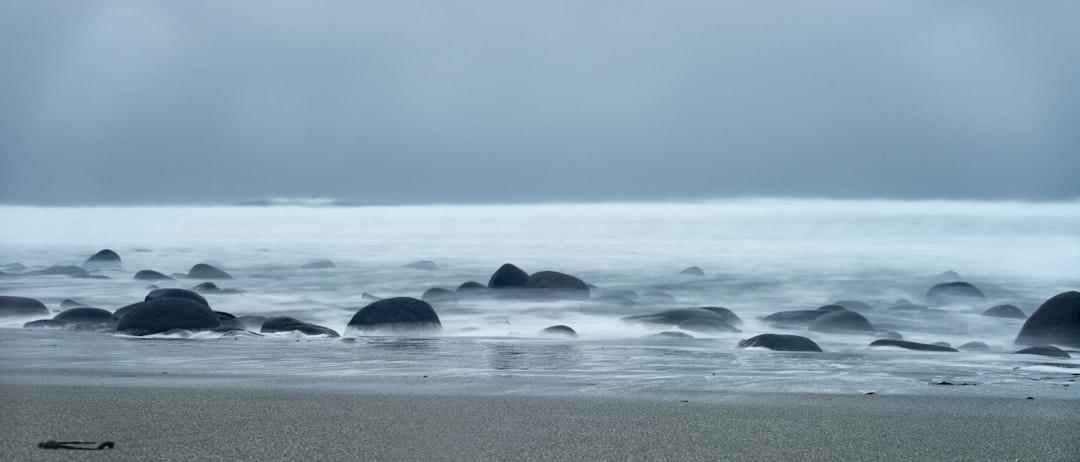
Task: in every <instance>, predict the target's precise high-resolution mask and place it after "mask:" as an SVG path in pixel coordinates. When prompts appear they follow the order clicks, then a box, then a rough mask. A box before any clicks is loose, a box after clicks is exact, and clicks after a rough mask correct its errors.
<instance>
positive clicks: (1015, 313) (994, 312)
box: [983, 304, 1027, 319]
mask: <svg viewBox="0 0 1080 462" xmlns="http://www.w3.org/2000/svg"><path fill="white" fill-rule="evenodd" d="M983 316H993V317H996V318H1015V319H1027V314H1025V313H1024V312H1023V310H1021V309H1020V308H1019V307H1017V306H1016V305H1009V304H1005V305H997V306H994V307H991V308H988V309H987V310H986V311H983Z"/></svg>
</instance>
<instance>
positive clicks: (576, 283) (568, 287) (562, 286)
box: [525, 271, 589, 298]
mask: <svg viewBox="0 0 1080 462" xmlns="http://www.w3.org/2000/svg"><path fill="white" fill-rule="evenodd" d="M525 288H526V289H532V290H533V291H537V292H543V293H553V294H557V295H560V296H566V297H571V298H589V286H588V285H586V284H585V281H582V280H581V279H578V278H576V277H574V276H571V275H569V274H566V273H560V272H558V271H539V272H536V273H533V274H531V275H529V279H528V280H526V281H525Z"/></svg>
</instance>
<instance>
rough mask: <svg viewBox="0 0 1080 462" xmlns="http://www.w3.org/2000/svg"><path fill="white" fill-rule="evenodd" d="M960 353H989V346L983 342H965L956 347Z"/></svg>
mask: <svg viewBox="0 0 1080 462" xmlns="http://www.w3.org/2000/svg"><path fill="white" fill-rule="evenodd" d="M957 349H958V350H960V351H990V345H987V344H986V343H985V342H967V343H965V344H963V345H960V346H959V347H957Z"/></svg>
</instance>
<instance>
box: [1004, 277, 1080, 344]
mask: <svg viewBox="0 0 1080 462" xmlns="http://www.w3.org/2000/svg"><path fill="white" fill-rule="evenodd" d="M1016 343H1019V344H1021V345H1046V344H1050V343H1058V344H1062V345H1067V346H1070V347H1073V348H1080V292H1076V291H1069V292H1062V293H1060V294H1057V295H1055V296H1053V297H1051V298H1050V299H1049V300H1047V301H1045V302H1043V304H1042V305H1041V306H1039V309H1037V310H1035V312H1034V313H1032V314H1031V316H1030V317H1028V319H1027V321H1025V322H1024V326H1023V327H1021V328H1020V334H1019V335H1017V336H1016Z"/></svg>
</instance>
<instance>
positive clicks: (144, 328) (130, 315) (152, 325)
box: [114, 297, 221, 336]
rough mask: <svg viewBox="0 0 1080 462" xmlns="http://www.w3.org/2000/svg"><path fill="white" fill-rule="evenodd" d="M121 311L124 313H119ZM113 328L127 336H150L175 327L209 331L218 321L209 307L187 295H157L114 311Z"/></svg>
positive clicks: (217, 324)
mask: <svg viewBox="0 0 1080 462" xmlns="http://www.w3.org/2000/svg"><path fill="white" fill-rule="evenodd" d="M121 312H123V314H121ZM116 315H119V318H118V319H117V325H116V331H117V332H120V333H124V334H129V335H139V336H141V335H150V334H158V333H163V332H168V331H170V330H175V329H183V330H189V331H200V330H212V329H216V328H218V327H220V326H221V321H220V320H219V319H218V316H217V314H216V313H214V312H213V311H211V310H210V307H209V306H206V305H204V304H202V303H199V302H196V301H192V300H188V299H186V298H172V297H168V298H158V299H153V300H150V301H146V302H140V303H135V304H133V305H128V306H125V307H123V308H120V309H119V310H116V314H115V315H114V317H115V316H116Z"/></svg>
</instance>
